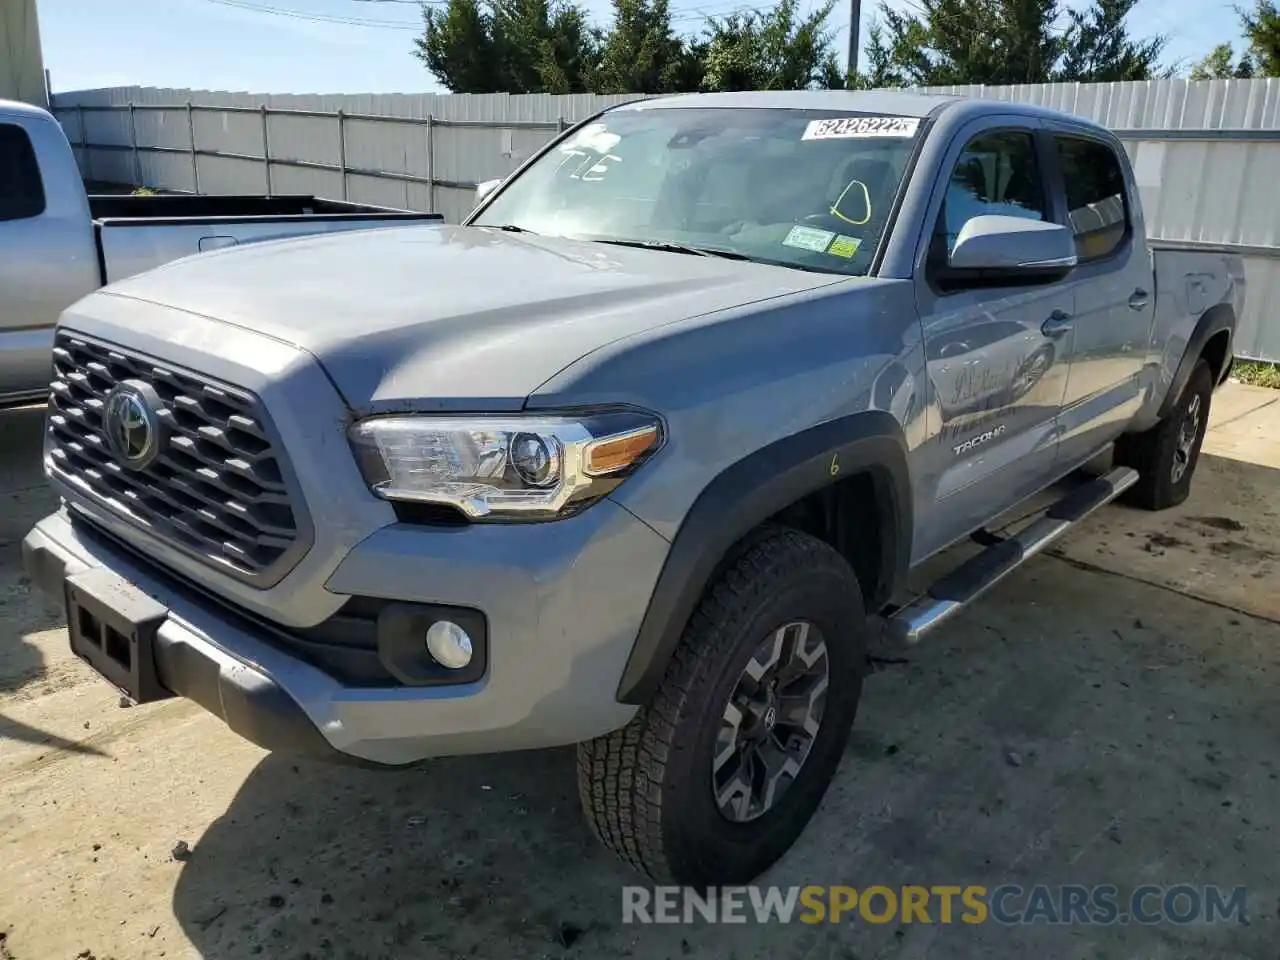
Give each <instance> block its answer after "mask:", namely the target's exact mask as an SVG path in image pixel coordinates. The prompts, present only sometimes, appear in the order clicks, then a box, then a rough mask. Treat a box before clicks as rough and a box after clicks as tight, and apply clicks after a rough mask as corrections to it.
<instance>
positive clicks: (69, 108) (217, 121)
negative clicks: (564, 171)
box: [53, 87, 635, 221]
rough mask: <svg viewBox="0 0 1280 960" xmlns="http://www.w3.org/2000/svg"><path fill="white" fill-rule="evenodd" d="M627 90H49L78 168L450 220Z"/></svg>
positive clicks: (149, 181)
mask: <svg viewBox="0 0 1280 960" xmlns="http://www.w3.org/2000/svg"><path fill="white" fill-rule="evenodd" d="M632 99H635V98H634V97H631V96H625V95H623V96H610V97H597V96H591V95H581V96H547V95H534V96H515V97H512V96H508V95H507V94H486V95H437V94H429V93H427V94H363V95H305V94H268V95H258V94H247V93H218V92H213V91H195V90H167V89H152V88H141V87H126V88H115V89H108V90H89V91H83V92H79V93H70V94H61V95H59V96H57V97H55V98H54V106H53V111H54V113H55V115H56V116H57V117H58V119H59V120H60V121H61V122H62V125H63V127H64V128H65V129H66V131H67V135H68V137H69V138H70V139H71V142H72V143H73V144H75V145H76V148H77V155H78V159H79V161H80V168H81V171H82V172H83V173H84V175H85V177H86V179H91V180H107V181H115V182H120V183H135V184H145V185H147V186H151V187H157V188H162V189H168V190H183V191H191V192H196V193H211V194H227V193H257V194H262V193H274V194H287V193H306V194H315V195H318V196H324V197H336V198H343V199H349V200H353V201H356V202H360V203H375V204H382V205H387V206H399V207H406V208H408V209H411V210H425V211H433V212H439V213H442V214H444V216H445V218H446V219H447V220H450V221H457V220H460V219H461V218H462V217H463V216H465V215H466V214H467V212H468V211H470V209H471V207H472V200H473V197H474V194H475V186H476V184H477V183H478V182H480V181H483V180H488V179H490V178H494V177H504V176H506V175H507V174H508V173H510V172H511V171H512V170H513V169H515V167H516V166H517V165H518V164H519V163H520V162H521V161H522V160H524V159H525V158H526V157H528V156H529V155H530V154H531V153H533V152H534V151H535V150H537V149H538V148H539V147H540V146H542V145H543V144H544V143H546V142H547V140H549V139H551V138H552V137H554V136H556V134H557V133H558V132H559V131H560V130H562V129H564V128H565V127H566V126H568V125H569V124H571V123H573V122H574V121H575V120H579V119H581V118H583V117H586V116H589V115H590V114H592V113H594V112H595V111H597V110H600V109H602V108H604V107H606V106H609V105H612V104H615V103H622V102H624V101H626V100H632Z"/></svg>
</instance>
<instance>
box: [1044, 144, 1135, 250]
mask: <svg viewBox="0 0 1280 960" xmlns="http://www.w3.org/2000/svg"><path fill="white" fill-rule="evenodd" d="M1041 134H1042V136H1043V137H1044V140H1045V152H1046V153H1047V154H1048V160H1049V163H1050V164H1051V166H1050V175H1051V177H1052V190H1053V193H1054V194H1055V196H1056V198H1057V201H1058V204H1057V205H1058V210H1059V214H1058V223H1060V224H1061V225H1062V226H1064V227H1066V228H1067V229H1068V230H1070V231H1071V235H1072V236H1073V237H1074V236H1075V227H1074V226H1073V225H1072V223H1071V209H1070V206H1069V202H1068V200H1067V177H1066V170H1065V168H1064V167H1063V165H1062V155H1061V153H1059V151H1058V139H1059V138H1065V139H1070V140H1084V141H1087V142H1089V143H1094V144H1097V145H1098V146H1100V147H1105V148H1106V149H1107V150H1109V151H1111V155H1112V156H1113V157H1114V158H1115V161H1116V163H1117V165H1118V166H1119V167H1120V184H1121V187H1122V189H1123V193H1122V194H1121V199H1122V200H1123V201H1124V236H1123V237H1122V238H1121V239H1120V242H1119V243H1117V244H1116V245H1115V246H1114V247H1112V248H1111V249H1110V250H1108V251H1107V252H1106V253H1104V254H1101V255H1099V256H1096V257H1088V258H1085V257H1081V258H1080V259H1079V261H1078V263H1077V267H1076V268H1077V269H1080V268H1081V267H1096V266H1098V265H1099V264H1105V263H1108V262H1109V261H1112V260H1117V259H1120V258H1121V257H1127V256H1128V255H1129V254H1131V253H1132V251H1133V236H1134V230H1133V199H1132V193H1131V190H1130V187H1131V186H1132V185H1131V183H1130V181H1129V176H1128V174H1127V172H1126V171H1127V169H1128V166H1127V164H1126V163H1125V161H1123V160H1121V159H1120V156H1119V154H1118V153H1117V149H1119V150H1120V151H1121V152H1123V151H1124V147H1123V146H1119V147H1117V144H1114V143H1112V142H1111V141H1110V140H1109V139H1107V138H1106V137H1103V136H1099V135H1098V134H1097V132H1095V131H1093V130H1090V129H1089V128H1087V127H1075V126H1071V125H1069V124H1065V123H1056V124H1053V125H1052V126H1046V127H1044V128H1043V129H1042V130H1041Z"/></svg>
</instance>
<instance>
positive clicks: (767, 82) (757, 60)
mask: <svg viewBox="0 0 1280 960" xmlns="http://www.w3.org/2000/svg"><path fill="white" fill-rule="evenodd" d="M798 5H799V4H798V0H779V2H778V5H777V6H776V7H774V8H773V9H772V10H768V11H756V10H750V11H746V12H740V13H731V14H729V15H728V16H725V17H723V18H721V19H718V20H717V19H713V20H711V21H710V23H709V25H708V37H709V39H708V41H707V49H706V53H705V60H704V62H705V64H706V74H705V77H704V79H703V88H704V89H707V90H804V89H809V88H812V87H829V86H844V78H843V76H842V75H841V73H840V68H839V66H838V65H837V63H836V55H835V51H834V49H833V48H832V40H833V34H832V31H831V30H830V29H828V27H827V19H828V17H829V16H830V14H831V10H832V8H833V7H834V6H835V0H827V2H826V3H825V4H823V5H822V6H821V7H818V8H817V9H815V10H813V11H811V12H810V13H809V14H808V15H806V16H800V15H799V13H798Z"/></svg>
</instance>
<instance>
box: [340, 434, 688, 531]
mask: <svg viewBox="0 0 1280 960" xmlns="http://www.w3.org/2000/svg"><path fill="white" fill-rule="evenodd" d="M662 439H663V438H662V425H661V423H660V422H659V420H658V419H657V418H656V417H654V416H652V415H649V414H644V413H640V412H631V411H625V412H610V413H601V414H593V415H589V416H583V417H567V416H523V415H516V416H470V417H437V416H421V415H416V414H415V415H412V416H409V415H406V416H387V417H373V418H371V419H368V420H362V421H360V422H359V423H357V424H355V425H354V426H353V427H352V428H351V442H352V445H353V446H354V448H355V451H356V456H357V458H358V459H359V461H360V469H361V471H362V472H363V473H364V476H365V479H366V480H367V481H368V482H369V486H370V487H371V488H372V489H373V492H374V493H376V494H377V495H378V496H380V497H382V498H384V499H386V500H407V501H416V502H418V503H437V504H444V505H447V506H450V507H454V508H455V509H457V510H459V511H461V512H462V513H463V514H465V515H466V516H467V517H470V518H471V519H482V518H492V519H504V518H505V519H510V518H520V517H525V518H529V519H545V518H549V517H554V516H560V515H563V514H567V513H571V512H573V511H574V510H576V509H578V508H580V507H583V506H585V505H586V504H587V503H589V502H591V501H593V500H597V499H599V498H600V497H602V496H604V495H605V494H607V493H608V492H609V491H611V490H613V489H614V488H615V487H617V486H618V484H619V483H621V482H622V481H623V479H624V478H625V477H626V476H627V475H628V474H629V473H630V472H631V471H632V470H634V469H635V468H636V467H637V466H639V465H640V464H641V463H642V462H643V461H644V460H645V459H647V458H648V457H650V456H652V455H653V453H654V452H655V451H657V449H658V448H659V447H660V446H661V445H662Z"/></svg>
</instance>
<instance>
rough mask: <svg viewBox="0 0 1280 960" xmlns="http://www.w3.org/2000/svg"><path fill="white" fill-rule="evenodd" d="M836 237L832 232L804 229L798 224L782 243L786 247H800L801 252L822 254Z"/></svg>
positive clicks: (812, 228)
mask: <svg viewBox="0 0 1280 960" xmlns="http://www.w3.org/2000/svg"><path fill="white" fill-rule="evenodd" d="M834 236H835V234H834V233H833V232H832V231H830V230H818V229H816V228H814V227H802V226H800V225H799V224H797V225H796V226H794V227H792V228H791V232H790V233H788V234H787V236H786V239H785V240H783V241H782V243H783V245H784V246H788V247H799V248H800V249H801V250H812V251H813V252H814V253H822V252H824V251H825V250H826V249H827V244H829V243H830V242H831V238H832V237H834Z"/></svg>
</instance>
